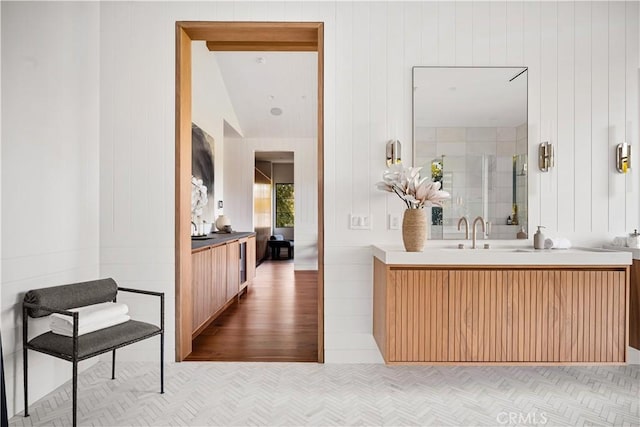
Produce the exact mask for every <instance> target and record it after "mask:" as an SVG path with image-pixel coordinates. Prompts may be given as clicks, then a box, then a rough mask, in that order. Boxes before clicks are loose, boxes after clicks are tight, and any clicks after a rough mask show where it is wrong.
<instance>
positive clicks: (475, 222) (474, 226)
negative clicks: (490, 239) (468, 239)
mask: <svg viewBox="0 0 640 427" xmlns="http://www.w3.org/2000/svg"><path fill="white" fill-rule="evenodd" d="M478 221H480V225H482V233H486V228H485V227H484V218H482V217H481V216H477V217H476V219H474V220H473V244H472V245H471V249H475V248H476V224H477V223H478Z"/></svg>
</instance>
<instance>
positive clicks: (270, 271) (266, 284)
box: [186, 261, 318, 362]
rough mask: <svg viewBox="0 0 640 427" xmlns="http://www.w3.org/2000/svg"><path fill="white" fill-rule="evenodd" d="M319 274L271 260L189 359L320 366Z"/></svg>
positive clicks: (199, 341) (198, 339) (201, 337)
mask: <svg viewBox="0 0 640 427" xmlns="http://www.w3.org/2000/svg"><path fill="white" fill-rule="evenodd" d="M317 277H318V276H317V272H316V271H299V272H295V273H294V270H293V262H292V261H266V262H263V263H262V264H261V265H260V266H259V267H258V268H257V271H256V278H255V279H254V280H253V282H252V283H251V284H250V285H249V287H248V291H247V293H246V294H243V295H242V297H241V299H240V303H238V302H237V299H236V302H234V303H233V304H232V305H231V306H230V307H229V308H228V309H227V310H226V311H225V312H224V313H222V314H221V315H220V316H219V317H218V318H217V319H216V320H215V321H214V322H213V323H212V324H211V325H209V326H208V327H207V328H206V329H205V330H204V331H203V332H202V333H201V334H200V335H198V336H197V337H196V338H195V339H194V340H193V351H192V352H191V354H190V355H189V356H188V357H187V359H186V360H198V361H205V360H207V361H214V360H217V361H238V362H249V361H251V362H258V361H259V362H266V361H277V362H317V360H318V359H317V357H318V354H317V353H318V343H317V341H318V318H317V312H318V299H317V298H318V296H317Z"/></svg>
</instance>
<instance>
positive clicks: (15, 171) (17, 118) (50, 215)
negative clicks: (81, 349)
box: [0, 2, 100, 415]
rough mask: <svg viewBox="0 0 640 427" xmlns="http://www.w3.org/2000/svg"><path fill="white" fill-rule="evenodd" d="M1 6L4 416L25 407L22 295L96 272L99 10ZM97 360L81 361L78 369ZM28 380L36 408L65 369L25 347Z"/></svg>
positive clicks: (35, 329) (44, 325)
mask: <svg viewBox="0 0 640 427" xmlns="http://www.w3.org/2000/svg"><path fill="white" fill-rule="evenodd" d="M0 7H1V9H2V49H1V52H2V122H3V124H4V126H3V128H2V200H1V206H2V245H1V246H2V279H1V280H2V284H1V286H0V292H1V293H2V316H1V324H0V325H1V327H2V345H3V353H4V369H5V375H6V391H7V396H6V397H7V409H8V412H9V415H12V414H14V413H16V412H18V411H21V410H22V409H23V400H22V392H23V386H22V384H23V380H22V356H23V353H22V306H21V302H22V299H23V297H24V293H25V292H26V291H28V290H29V289H36V288H42V287H47V286H55V285H63V284H68V283H73V282H80V281H85V280H92V279H95V278H97V277H98V275H99V258H98V249H99V241H98V240H99V234H98V227H99V224H98V222H99V208H98V191H99V183H98V182H99V161H98V144H99V134H98V122H99V102H100V99H99V91H98V76H99V67H100V54H99V35H100V33H99V12H100V8H99V5H98V4H96V3H83V4H80V3H78V4H71V3H66V4H53V3H44V4H43V3H12V2H2V4H1V5H0ZM61 29H64V30H63V31H61ZM48 328H49V321H48V319H47V318H43V319H33V320H32V321H31V322H30V326H29V338H33V337H34V336H36V335H38V334H41V333H43V332H45V331H47V330H48ZM95 362H97V360H95V359H94V360H89V361H85V362H82V363H81V365H80V369H81V370H82V369H84V368H86V367H87V366H89V365H91V364H93V363H95ZM29 376H30V381H29V384H30V387H29V394H30V401H31V402H35V401H36V400H37V399H39V398H41V397H42V396H44V395H45V394H46V393H48V392H50V391H51V390H53V389H55V388H56V387H58V386H60V385H61V384H63V383H65V382H66V381H68V380H69V379H70V378H71V364H70V363H68V362H65V361H63V360H60V359H56V358H53V357H50V356H47V355H44V354H42V353H36V352H33V351H30V352H29ZM3 397H4V396H3Z"/></svg>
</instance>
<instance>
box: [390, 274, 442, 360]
mask: <svg viewBox="0 0 640 427" xmlns="http://www.w3.org/2000/svg"><path fill="white" fill-rule="evenodd" d="M388 286H389V291H388V294H387V298H388V307H389V314H388V316H389V317H388V321H389V325H388V334H389V347H388V350H389V361H390V362H395V361H408V362H427V361H429V362H435V361H447V360H448V357H449V355H448V346H447V335H448V322H449V316H448V303H447V302H448V299H449V293H448V272H447V271H445V270H406V269H402V270H393V269H392V270H391V271H390V272H389V281H388Z"/></svg>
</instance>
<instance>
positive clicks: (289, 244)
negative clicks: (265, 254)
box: [269, 234, 293, 259]
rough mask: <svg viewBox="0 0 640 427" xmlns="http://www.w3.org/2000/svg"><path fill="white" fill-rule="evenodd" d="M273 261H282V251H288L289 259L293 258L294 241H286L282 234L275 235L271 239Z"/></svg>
mask: <svg viewBox="0 0 640 427" xmlns="http://www.w3.org/2000/svg"><path fill="white" fill-rule="evenodd" d="M269 247H270V248H271V259H280V249H282V248H286V249H287V259H291V258H293V240H285V239H284V236H283V235H282V234H274V235H273V236H271V237H269Z"/></svg>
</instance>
